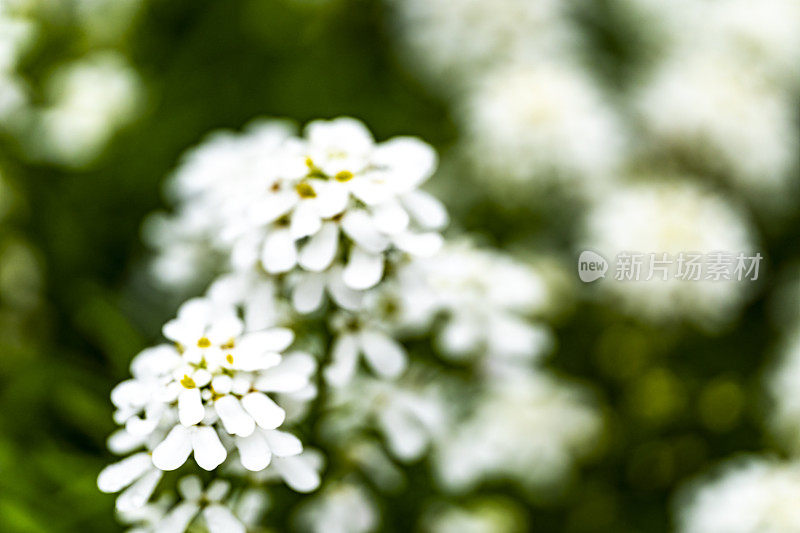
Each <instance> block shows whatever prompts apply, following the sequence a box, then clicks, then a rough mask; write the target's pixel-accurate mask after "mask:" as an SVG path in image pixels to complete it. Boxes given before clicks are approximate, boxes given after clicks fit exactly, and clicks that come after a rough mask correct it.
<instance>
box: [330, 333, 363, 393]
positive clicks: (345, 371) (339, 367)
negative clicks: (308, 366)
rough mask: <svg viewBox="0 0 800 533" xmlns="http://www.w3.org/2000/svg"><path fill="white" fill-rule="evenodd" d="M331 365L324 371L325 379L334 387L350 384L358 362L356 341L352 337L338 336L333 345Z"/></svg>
mask: <svg viewBox="0 0 800 533" xmlns="http://www.w3.org/2000/svg"><path fill="white" fill-rule="evenodd" d="M331 352H332V353H331V364H330V365H329V366H328V367H327V368H326V369H325V372H324V375H325V379H326V380H327V381H328V383H330V384H331V385H333V386H334V387H341V386H343V385H346V384H347V383H349V382H350V380H351V379H352V378H353V374H354V373H355V371H356V363H357V362H358V339H357V338H356V337H355V336H354V335H347V334H345V335H340V336H339V337H338V338H337V339H336V340H335V341H334V343H333V348H332V350H331Z"/></svg>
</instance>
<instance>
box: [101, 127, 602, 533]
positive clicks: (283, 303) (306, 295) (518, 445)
mask: <svg viewBox="0 0 800 533" xmlns="http://www.w3.org/2000/svg"><path fill="white" fill-rule="evenodd" d="M436 160H437V158H436V155H435V153H434V151H433V150H432V149H431V148H430V147H429V146H428V145H426V144H424V143H423V142H421V141H419V140H417V139H413V138H409V137H398V138H393V139H390V140H388V141H385V142H375V140H374V139H373V138H372V136H371V134H370V133H369V132H368V131H367V129H366V128H365V127H364V125H363V124H361V123H360V122H358V121H356V120H354V119H349V118H339V119H335V120H331V121H315V122H311V123H310V124H308V125H307V127H306V128H305V131H304V134H303V136H296V135H294V131H293V128H292V127H291V125H290V124H288V123H286V122H282V121H274V120H273V121H262V122H257V123H254V124H253V125H252V126H251V127H250V128H249V129H247V130H246V131H245V132H244V133H242V134H234V133H219V134H216V135H214V136H212V137H210V138H209V139H208V140H207V141H206V142H204V143H203V144H202V145H201V146H199V147H198V148H196V149H194V150H193V151H191V152H190V153H189V154H188V155H187V156H186V158H185V159H184V161H183V163H182V164H181V165H180V167H179V168H178V169H177V170H176V172H175V174H174V175H173V177H172V179H171V180H170V182H169V191H170V194H171V196H172V198H173V200H174V201H175V207H176V210H175V212H174V213H173V214H158V215H155V216H154V217H151V218H150V219H149V221H148V223H147V226H146V232H145V233H146V235H147V236H148V239H149V241H150V244H151V245H153V246H154V247H155V248H157V249H158V251H159V258H158V259H157V260H156V262H155V263H154V264H153V267H154V268H153V272H155V273H156V275H157V277H158V279H159V281H160V282H161V283H162V284H163V285H165V286H167V287H172V288H179V287H180V288H181V289H182V290H185V289H186V288H187V287H189V286H190V285H191V284H200V283H203V284H205V283H209V282H210V285H209V286H208V289H207V290H206V291H205V296H204V297H202V298H195V299H192V300H189V301H188V302H186V303H185V304H184V305H183V306H182V307H181V309H180V311H179V312H178V316H177V318H176V319H174V320H172V321H170V322H168V323H167V324H166V325H165V326H164V328H163V334H164V336H165V337H166V338H167V339H168V340H169V341H171V343H172V344H164V345H161V346H157V347H154V348H150V349H148V350H145V351H144V352H142V353H141V354H139V355H138V356H137V357H136V358H135V359H134V361H133V363H132V365H131V373H132V374H133V378H132V379H130V380H126V381H124V382H123V383H121V384H120V385H118V386H117V387H116V388H115V389H114V391H113V392H112V401H113V403H114V405H115V406H116V408H117V410H116V412H115V421H116V422H117V423H118V424H120V425H122V426H124V427H123V428H121V429H120V430H118V431H117V432H116V433H115V434H114V435H112V437H111V438H110V440H109V446H110V448H111V449H112V451H114V452H116V453H120V454H131V455H129V456H128V457H127V458H125V459H123V460H122V461H120V462H118V463H115V464H112V465H111V466H109V467H107V468H106V469H105V470H104V471H103V472H102V473H101V474H100V477H99V479H98V484H99V486H100V489H101V490H103V491H104V492H120V491H121V492H122V493H121V495H120V496H119V497H118V500H117V508H118V510H119V511H120V513H122V514H123V515H124V516H128V517H133V518H132V520H133V521H136V520H138V522H137V523H139V522H142V523H149V524H154V527H155V530H156V531H162V529H161V528H167V529H163V530H164V531H176V532H178V531H183V530H184V529H185V528H187V527H191V524H193V523H194V521H197V523H198V524H200V527H203V525H205V527H206V528H207V529H209V531H211V532H212V533H214V531H216V530H215V529H214V528H215V527H218V526H215V525H214V524H227V525H225V526H224V527H229V528H231V529H230V531H239V529H236V528H237V527H238V526H235V525H234V524H235V523H236V521H238V522H239V523H242V524H245V525H246V520H245V519H244V518H243V516H244V515H243V514H242V512H241V511H239V510H238V508H237V505H238V504H237V502H238V500H239V499H240V497H239V496H238V492H236V491H237V490H239V488H240V487H241V486H242V485H244V486H255V487H263V486H265V485H267V484H268V483H272V482H275V481H278V482H282V483H284V484H286V485H287V486H288V487H289V488H291V489H292V490H293V491H295V492H296V493H300V494H303V493H308V492H312V491H314V490H316V489H317V487H319V486H320V485H321V484H323V481H324V479H325V477H324V473H323V470H324V468H326V467H327V466H326V465H328V464H329V465H330V468H331V469H337V468H338V469H341V468H342V465H341V464H340V463H341V459H342V457H344V458H346V460H345V462H346V470H347V473H348V475H351V476H352V477H353V480H354V481H353V482H352V483H351V482H350V481H349V478H348V479H347V481H343V482H341V483H340V484H338V485H337V484H334V485H332V484H330V483H326V484H324V488H323V490H322V492H321V494H320V495H317V496H313V497H311V499H310V500H309V501H308V502H306V503H303V504H301V509H300V513H299V515H298V516H299V520H300V521H301V522H302V523H303V524H304V526H305V527H306V529H307V530H310V531H342V532H351V531H352V532H359V531H370V530H374V529H375V527H376V525H377V523H378V520H379V513H378V508H377V507H375V506H374V504H373V501H372V497H370V496H367V495H366V493H365V492H364V490H363V489H362V488H361V485H360V483H359V482H358V478H359V477H360V476H367V477H368V478H369V479H371V480H373V481H374V483H375V485H376V486H378V487H382V488H384V489H387V490H389V489H392V488H396V487H399V486H400V485H401V484H402V483H403V482H404V479H405V477H404V473H403V472H402V470H401V468H400V466H399V465H401V464H405V463H409V462H414V461H419V460H421V459H422V458H423V457H425V456H426V455H428V456H430V457H431V458H433V459H434V462H438V463H442V465H439V466H437V467H436V468H435V470H437V469H438V470H439V471H441V472H446V473H448V474H447V475H448V476H449V478H448V480H447V482H446V483H447V484H450V485H454V484H458V483H460V484H461V485H467V484H471V483H477V482H478V481H479V480H481V479H493V478H496V477H497V476H503V475H505V476H506V477H512V478H513V477H515V476H517V475H518V474H521V473H523V472H528V471H531V470H534V471H537V472H547V474H546V475H545V474H537V475H536V477H537V478H538V479H542V478H545V477H546V478H547V480H548V481H552V480H554V479H555V478H557V477H558V476H560V475H565V474H567V473H568V471H569V466H570V465H571V464H572V462H573V458H575V457H577V456H578V455H579V454H580V452H579V448H580V445H579V441H581V440H582V439H588V438H591V437H592V436H594V435H595V434H596V432H597V426H598V418H597V414H596V412H595V410H594V409H593V408H592V407H591V406H590V405H589V403H588V401H584V399H582V398H581V399H579V398H577V397H576V396H574V393H573V389H571V388H568V387H564V386H562V385H561V384H560V383H559V382H557V381H555V380H551V379H549V378H547V377H545V376H541V377H539V374H540V373H542V372H543V371H542V370H541V369H540V368H538V366H537V363H538V360H539V359H540V358H541V356H542V355H543V354H544V353H545V352H546V351H547V350H548V349H549V348H550V347H551V345H552V339H551V334H550V331H549V329H548V328H546V327H545V326H544V325H543V324H542V323H541V314H542V313H543V310H544V308H545V307H546V306H547V305H548V304H549V303H550V299H551V294H550V293H549V291H548V289H547V286H546V283H545V281H544V278H543V277H542V275H540V273H539V272H538V271H536V270H535V269H533V268H532V267H531V266H529V265H526V264H525V263H523V262H519V261H516V260H513V259H511V258H508V257H506V256H504V255H502V254H500V253H498V252H495V251H491V250H486V249H480V248H477V247H475V246H474V245H472V244H470V242H469V241H463V242H455V243H453V244H444V243H443V238H442V236H441V235H440V234H439V233H438V230H440V229H442V228H443V227H444V226H445V225H446V223H447V221H448V214H447V212H446V210H445V208H444V207H443V206H442V205H441V204H440V203H439V201H438V200H437V199H435V198H434V197H433V196H431V195H429V194H428V193H425V192H423V191H421V190H420V189H419V188H418V187H419V186H420V185H421V184H422V183H424V182H425V180H427V179H428V177H430V175H431V174H432V173H433V171H434V169H435V166H436ZM214 274H217V276H216V277H215V278H213V276H214ZM212 278H213V279H212ZM179 290H180V289H179ZM293 332H296V334H297V338H296V339H295V333H293ZM421 341H426V342H427V344H428V346H427V348H421V347H420V345H421ZM300 347H302V349H303V350H306V351H301V349H300ZM436 356H441V357H442V358H443V359H446V360H447V361H446V362H445V361H442V360H438V359H437V358H436ZM426 359H427V360H426ZM454 363H456V364H458V365H461V366H463V367H467V366H473V367H474V368H475V369H476V370H477V371H476V372H475V373H474V379H473V380H472V382H471V383H470V384H469V385H468V386H465V384H463V383H458V381H457V380H455V381H452V382H451V381H450V378H449V376H448V372H446V371H442V370H441V369H440V368H437V365H439V366H448V365H452V364H454ZM514 375H517V376H519V375H524V376H528V377H529V380H530V381H529V382H527V381H526V382H525V383H524V384H522V383H520V384H519V387H512V388H507V387H501V386H500V383H504V382H506V381H508V382H509V383H511V382H512V381H513V379H511V377H510V376H514ZM318 387H321V388H322V389H321V391H320V394H317V393H318V390H317V388H318ZM465 387H466V388H465ZM512 389H513V390H512ZM518 389H519V390H518ZM526 390H527V392H525V391H526ZM464 395H469V396H470V397H472V398H473V400H472V401H470V402H466V403H464V402H463V401H462V400H463V398H464ZM460 403H461V404H462V405H460V407H459V408H458V409H453V406H454V405H459V404H460ZM522 411H524V412H525V413H526V415H525V417H524V419H523V424H522V426H520V420H519V418H518V417H517V415H518V413H519V412H522ZM498 412H499V414H498ZM490 413H495V414H494V415H490ZM308 420H314V425H315V426H316V427H317V429H318V431H319V438H320V442H319V446H320V449H319V450H317V449H309V448H304V446H303V445H302V443H301V441H300V439H299V438H298V437H297V436H296V435H295V433H293V432H290V431H291V430H294V431H295V432H296V433H299V434H300V435H301V436H304V435H305V434H304V433H303V431H304V430H303V427H304V426H303V425H302V423H303V422H306V421H308ZM462 427H464V428H466V427H469V428H470V430H469V433H470V435H467V432H464V431H462V429H461V428H462ZM485 427H489V428H491V432H490V433H491V434H492V435H494V436H495V437H492V436H491V435H488V434H486V435H485V436H486V438H485V439H484V438H481V437H480V435H482V434H484V433H483V429H482V428H485ZM531 434H536V435H540V439H539V440H540V444H539V445H537V446H536V447H535V452H534V453H533V454H531V453H527V452H526V451H525V450H530V447H529V446H528V445H527V444H526V441H525V439H528V440H529V438H530V435H531ZM524 435H527V437H525V439H523V436H524ZM496 438H500V440H501V441H502V442H496V441H495V440H496ZM476 448H477V451H476V450H475V449H476ZM464 453H469V454H471V456H470V457H466V456H465V455H464ZM192 455H193V457H194V460H193V461H190V460H189V458H190V456H192ZM464 463H466V464H464ZM195 466H196V467H199V468H200V469H202V470H207V471H211V472H213V473H214V475H215V476H217V478H218V479H217V481H220V482H223V483H225V484H226V486H227V484H228V483H229V484H231V485H232V486H233V487H234V488H235V490H234V491H233V492H234V493H235V495H234V496H233V497H231V498H227V497H225V496H222V495H220V496H216V495H214V496H213V497H212V496H209V495H208V494H207V493H208V492H209V491H212V488H211V487H209V488H208V489H207V490H206V495H205V496H201V497H199V499H198V496H197V494H198V491H196V490H189V491H188V492H187V490H184V489H181V490H179V491H178V492H179V494H180V497H181V499H180V500H179V501H178V503H177V505H176V506H171V505H172V501H170V502H168V503H166V504H165V503H163V502H162V500H161V499H158V496H159V494H160V493H162V492H164V491H159V490H158V487H159V482H160V481H161V480H162V478H163V477H164V476H163V472H165V471H171V470H176V469H183V470H190V469H192V468H193V467H195ZM454 469H455V470H457V472H456V473H455V474H454V475H455V476H456V477H459V476H460V481H459V480H456V481H453V480H452V477H453V476H452V475H451V473H452V472H453V471H454ZM183 470H182V471H183ZM464 472H467V473H466V474H464ZM523 476H527V474H524V473H523ZM215 482H216V481H215ZM187 483H190V484H191V483H194V482H187ZM163 484H164V485H167V483H166V482H165V483H163ZM212 487H213V484H212ZM212 492H213V491H212ZM166 494H169V492H166ZM220 506H222V507H225V508H226V510H225V511H224V512H223V511H221V510H220ZM260 507H261V508H263V505H261V506H260ZM148 520H149V522H148ZM164 524H167V525H164ZM167 526H169V527H167ZM219 527H223V526H219ZM145 530H147V529H145Z"/></svg>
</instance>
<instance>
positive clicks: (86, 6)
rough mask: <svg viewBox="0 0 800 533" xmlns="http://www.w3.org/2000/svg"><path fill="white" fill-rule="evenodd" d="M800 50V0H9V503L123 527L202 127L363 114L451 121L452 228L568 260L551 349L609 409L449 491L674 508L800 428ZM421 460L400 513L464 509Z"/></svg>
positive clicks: (566, 512) (1, 156)
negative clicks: (111, 441) (137, 362)
mask: <svg viewBox="0 0 800 533" xmlns="http://www.w3.org/2000/svg"><path fill="white" fill-rule="evenodd" d="M799 70H800V5H797V4H795V3H793V2H789V1H781V0H774V1H765V2H760V3H758V4H757V3H755V2H747V1H743V0H726V1H722V0H719V1H710V0H709V1H704V0H679V1H675V2H658V1H656V0H598V1H595V2H574V3H573V2H564V1H559V0H536V1H533V0H460V1H446V0H435V1H433V0H384V1H381V0H229V1H227V2H216V1H211V0H191V1H189V0H170V1H166V0H0V516H2V523H3V525H2V526H1V527H0V529H2V530H3V531H9V532H60V531H64V532H74V531H81V532H94V531H98V532H108V531H117V530H121V527H120V526H119V525H117V524H116V522H115V520H114V515H113V512H112V509H113V497H111V496H109V495H102V494H100V493H99V492H98V490H97V487H96V476H97V473H98V472H99V471H100V469H101V468H102V467H103V466H104V465H105V464H106V463H107V462H108V461H109V458H110V454H109V453H108V452H107V451H106V447H105V440H106V438H107V436H108V435H109V433H111V431H112V430H113V428H114V424H113V422H112V419H111V412H112V406H111V404H110V402H109V400H108V394H109V392H110V390H111V388H112V387H113V386H114V385H115V384H116V383H117V382H119V381H120V380H122V379H124V378H125V377H126V375H127V373H128V371H127V367H128V364H129V362H130V359H131V358H132V357H133V355H135V354H136V353H137V352H138V351H140V350H141V349H143V348H144V347H146V346H148V345H150V344H152V343H154V342H156V341H158V339H159V335H160V326H161V324H162V323H163V322H164V320H165V319H167V318H169V317H171V316H172V315H173V314H174V312H175V310H176V308H177V306H178V304H179V303H180V301H181V300H182V299H183V296H185V294H184V295H180V294H175V293H173V292H167V291H164V290H163V289H162V288H161V287H159V286H158V284H157V283H155V282H154V281H153V279H152V276H150V275H149V270H148V269H149V266H150V265H149V259H150V255H151V252H150V251H149V250H148V249H147V247H146V245H145V244H144V242H143V239H142V232H141V227H142V222H143V220H144V219H145V217H146V216H147V215H148V214H149V213H151V212H153V211H155V210H159V209H165V208H166V207H167V206H168V202H167V201H166V200H165V198H164V194H163V189H162V184H163V181H164V179H165V178H166V177H167V176H168V175H169V174H170V172H171V171H172V170H174V168H175V167H176V165H177V164H178V163H179V161H180V157H181V154H182V153H183V152H184V151H185V150H187V149H189V148H190V147H192V146H194V145H196V144H197V143H198V142H200V141H201V140H202V139H203V138H204V137H205V136H206V134H207V133H209V132H210V131H212V130H216V129H219V128H232V129H240V128H241V127H242V126H244V125H245V124H247V123H248V122H250V121H251V120H252V119H253V118H255V117H287V118H291V119H294V120H296V121H298V122H300V123H305V122H307V121H308V120H312V119H315V118H332V117H337V116H341V115H346V116H353V117H356V118H358V119H360V120H362V121H363V122H364V123H365V124H367V126H368V127H369V128H370V129H371V130H372V131H373V133H374V134H375V136H376V138H377V139H378V140H383V139H386V138H388V137H391V136H394V135H415V136H419V137H421V138H422V139H424V140H426V141H427V142H429V143H431V144H432V145H434V146H435V147H436V149H437V150H438V151H439V153H440V155H441V164H440V170H439V172H438V174H437V175H436V176H435V177H434V179H432V180H431V183H430V185H429V189H430V190H431V191H432V192H434V193H435V194H436V195H437V196H438V197H439V198H440V199H441V200H442V201H443V202H444V203H445V204H446V205H447V206H448V208H449V209H450V211H451V215H452V220H453V223H452V227H451V229H450V232H451V234H452V235H459V234H461V233H470V234H472V235H475V236H476V239H477V240H478V242H480V243H482V244H486V245H490V246H495V247H497V248H500V249H503V250H505V251H508V252H511V253H513V254H515V256H516V257H518V258H521V259H522V260H528V261H531V262H533V263H535V264H537V265H538V266H539V267H540V268H541V269H543V270H544V271H545V272H547V276H546V278H547V279H548V280H549V283H550V284H551V289H552V290H553V291H554V293H555V294H556V295H557V296H556V297H555V298H554V299H553V304H552V305H551V309H550V310H549V311H548V315H547V321H548V322H549V323H550V325H551V326H552V327H553V328H554V331H555V339H556V347H555V349H554V350H553V353H552V354H551V355H550V356H549V357H548V359H547V360H546V363H545V366H546V367H547V368H548V369H551V370H552V371H553V372H554V373H555V374H557V375H559V376H564V377H568V378H569V379H570V380H572V381H577V382H578V383H580V384H581V385H583V386H585V387H586V388H588V389H589V390H590V391H591V392H592V393H593V394H594V396H595V398H596V402H597V405H598V406H599V409H600V411H601V413H602V416H601V418H602V425H603V430H602V432H601V435H602V436H601V437H600V438H598V439H596V441H595V442H594V446H593V450H592V451H591V453H590V454H589V456H588V457H586V458H585V459H584V460H583V462H582V464H581V465H580V466H579V468H577V470H576V472H575V473H574V475H573V476H571V477H567V478H566V479H563V480H562V481H560V482H559V483H558V484H557V487H551V488H549V489H548V490H546V491H538V492H537V491H534V492H531V491H526V490H522V489H520V488H519V487H517V486H516V485H514V484H512V483H503V482H493V483H489V484H480V485H478V486H476V487H475V488H474V489H472V490H471V491H470V492H468V493H466V494H460V495H458V496H454V497H452V498H451V499H449V500H447V502H448V505H452V506H456V507H459V508H462V509H467V510H469V512H472V513H477V514H480V515H481V516H484V515H485V516H489V517H490V518H492V520H494V521H489V522H488V523H489V524H493V525H491V526H487V527H489V529H486V531H528V530H531V531H541V532H550V531H567V532H591V531H631V532H661V531H670V530H672V529H674V527H675V524H676V519H675V517H676V513H678V514H679V513H680V511H679V510H678V511H676V505H677V504H676V503H675V502H676V500H675V494H676V491H679V490H680V488H681V487H683V486H684V484H685V483H686V482H687V481H689V480H692V479H695V478H696V477H697V476H698V475H705V474H706V473H707V472H708V471H709V470H710V469H713V468H714V467H715V466H716V465H718V464H719V463H720V462H721V461H723V460H724V459H727V458H729V457H731V456H735V455H736V454H740V453H743V452H752V453H758V454H764V455H770V456H789V455H790V454H791V451H792V449H793V448H796V444H797V442H798V437H797V435H798V434H799V433H798V431H797V428H798V426H800V419H798V420H797V421H795V418H794V415H797V414H798V411H797V410H792V409H791V408H790V407H785V406H784V407H781V405H782V404H781V402H784V403H785V402H787V401H788V402H789V403H791V402H792V398H789V399H787V395H789V396H790V395H791V394H792V391H794V394H795V395H798V391H800V383H798V387H794V386H793V383H794V382H791V381H790V382H789V384H788V385H786V384H783V385H781V386H782V387H783V388H780V387H779V386H777V385H774V383H773V381H774V380H773V379H772V376H774V375H775V373H776V372H779V371H780V370H779V369H780V364H781V360H782V358H784V357H791V356H792V355H793V354H795V353H796V352H798V351H800V343H795V344H794V345H792V344H791V343H790V342H789V340H790V339H791V338H792V336H793V332H794V331H796V330H797V329H798V327H797V326H798V320H800V308H798V296H800V291H799V289H800V277H798V273H799V272H800V271H798V269H797V264H798V259H800V231H798V230H799V229H800V208H799V207H798V202H797V200H798V198H797V194H796V188H797V182H798V153H800V151H798V133H800V130H798V127H797V119H798V106H797V103H798V98H797V97H798V94H800V92H799V91H800V77H799V76H798V74H800V72H798V71H799ZM586 248H590V249H595V250H598V251H601V252H602V253H604V254H605V255H606V257H607V258H609V259H610V258H611V257H613V256H614V255H616V253H617V252H619V251H623V250H626V249H635V248H639V249H640V251H643V252H651V251H652V252H669V253H673V252H677V251H695V250H706V251H712V250H726V251H730V252H747V253H755V252H759V253H761V254H762V256H764V258H765V259H764V261H763V263H762V265H761V272H760V276H759V280H758V281H757V282H736V283H729V284H722V285H720V284H704V283H697V284H692V283H682V284H681V283H673V282H668V283H666V284H661V285H660V286H654V285H652V284H649V283H645V282H642V284H641V285H639V286H633V285H625V284H619V283H614V282H613V281H612V280H609V279H606V280H601V281H600V282H599V283H596V284H592V285H584V284H582V283H581V282H580V281H579V280H578V278H577V275H576V272H575V265H576V261H577V256H578V254H579V252H580V251H581V250H583V249H586ZM643 248H646V249H643ZM187 292H188V293H189V294H191V293H192V292H191V290H187ZM194 292H195V293H196V292H197V291H196V290H195V291H194ZM799 357H800V356H799ZM776 369H778V370H776ZM776 391H777V392H776ZM776 394H777V395H779V396H776ZM794 399H795V400H797V401H800V398H794ZM776 428H777V429H776ZM409 476H410V479H411V480H412V481H411V482H410V483H409V484H408V485H407V489H406V490H405V491H403V492H402V493H400V494H396V495H393V496H392V497H391V498H388V499H386V500H385V501H383V502H382V503H381V504H380V510H381V512H382V516H383V518H382V521H381V526H380V530H381V531H409V530H420V531H428V530H435V531H450V530H451V529H446V527H445V526H443V525H441V524H444V523H445V522H447V524H450V525H449V526H447V527H455V526H453V524H457V523H459V522H458V518H459V517H455V519H454V518H453V517H450V520H444V519H443V518H442V516H443V515H445V514H446V513H442V512H439V511H437V510H436V509H435V508H434V509H433V510H432V508H431V504H430V502H431V498H432V495H433V494H434V493H435V492H436V488H435V487H434V486H433V485H431V483H430V482H429V481H428V479H427V477H426V474H425V468H424V467H423V466H422V465H416V466H413V467H412V468H411V470H410V471H409ZM461 512H467V511H461ZM431 513H433V514H434V515H436V516H438V517H439V520H440V521H441V524H439V522H437V519H430V516H431ZM437 513H438V514H437ZM287 515H288V513H286V512H284V511H281V510H280V508H278V510H277V511H276V512H275V513H274V514H271V515H270V516H271V518H270V520H268V523H269V527H271V528H274V530H275V531H284V530H287V526H285V524H286V523H288V522H286V521H287V520H288V519H287ZM498 517H499V518H498ZM437 524H439V525H437ZM497 524H500V525H501V526H502V527H503V528H505V529H500V525H497ZM452 530H453V531H454V530H455V529H452ZM476 531H483V530H476ZM787 531H788V530H787Z"/></svg>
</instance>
